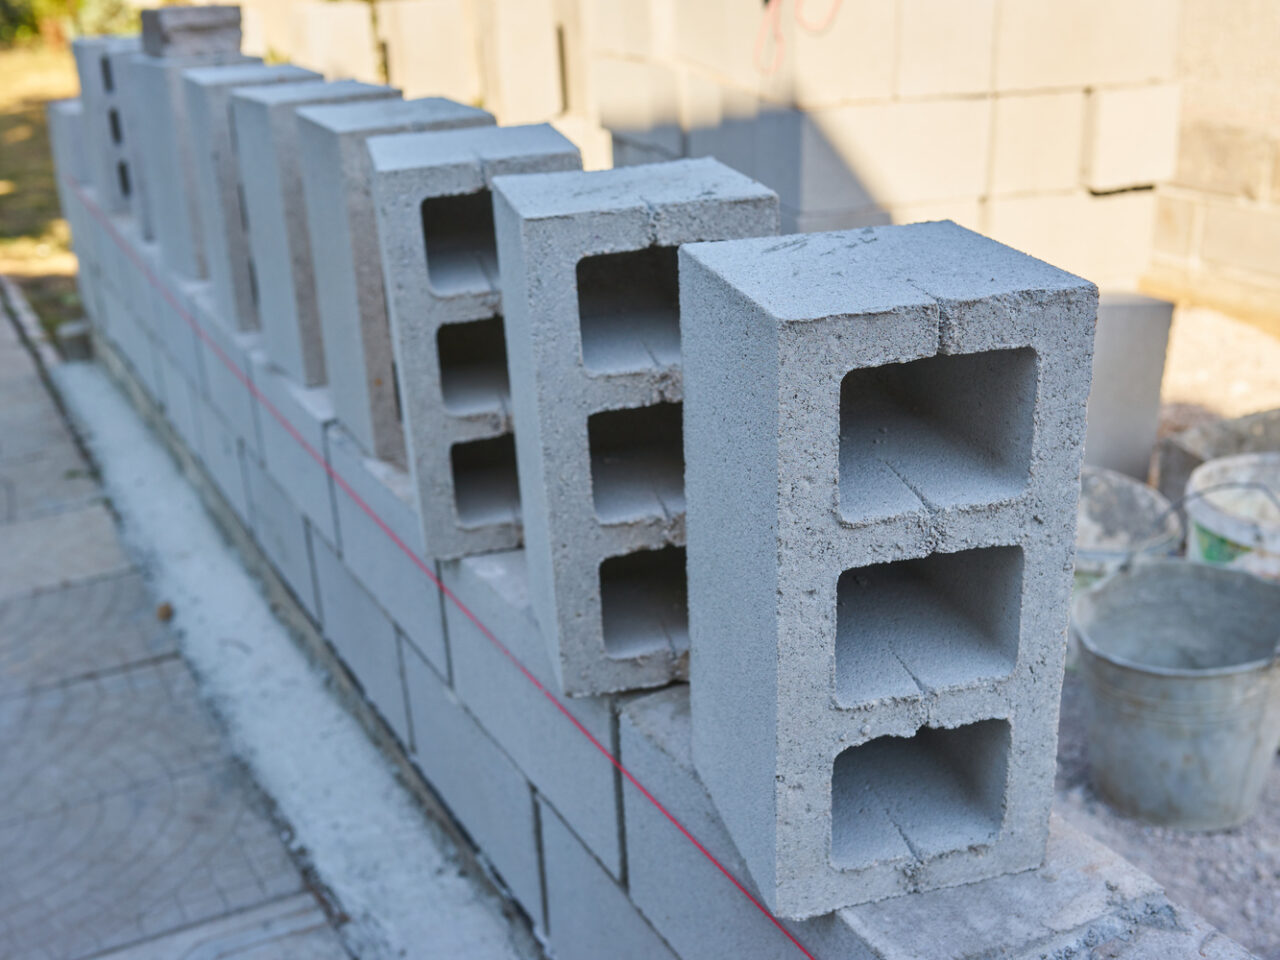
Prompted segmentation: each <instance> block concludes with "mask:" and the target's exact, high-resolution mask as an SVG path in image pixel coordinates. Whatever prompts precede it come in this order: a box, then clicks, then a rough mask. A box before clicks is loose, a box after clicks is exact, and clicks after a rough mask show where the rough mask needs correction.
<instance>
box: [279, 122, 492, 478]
mask: <svg viewBox="0 0 1280 960" xmlns="http://www.w3.org/2000/svg"><path fill="white" fill-rule="evenodd" d="M492 123H493V117H492V116H490V115H489V114H488V113H485V112H484V111H483V110H477V109H475V108H474V107H466V106H463V105H461V104H458V103H455V102H453V101H452V100H444V99H441V98H438V97H434V98H426V99H421V100H386V101H382V102H376V103H373V104H365V103H355V104H342V105H337V106H319V107H304V108H302V109H300V110H299V111H298V146H299V155H300V160H301V164H302V187H303V191H302V192H303V197H304V199H305V201H306V207H307V230H308V233H309V236H310V246H311V256H312V259H313V260H314V263H315V281H316V307H317V309H318V311H319V315H320V328H321V334H322V339H323V342H324V344H325V349H326V350H327V351H328V352H330V353H332V354H334V355H335V356H338V357H341V358H342V362H341V363H334V364H331V365H330V367H331V369H329V370H327V371H326V374H327V381H328V385H329V392H330V394H331V395H332V397H333V405H334V410H335V413H336V415H337V417H338V418H339V419H340V420H341V421H342V423H343V424H344V425H345V426H346V427H347V429H348V430H350V431H351V433H352V434H353V435H354V436H355V437H356V439H357V440H359V441H360V443H361V445H362V446H363V447H364V449H366V450H368V451H369V452H370V453H371V454H373V456H375V457H377V458H378V459H380V460H389V461H391V462H393V463H396V464H399V465H401V466H403V465H404V464H405V445H404V428H403V427H402V425H401V423H400V414H399V410H398V409H397V408H398V402H397V397H396V390H395V371H394V370H393V359H392V346H391V330H390V325H389V322H388V319H387V303H386V298H385V297H384V296H383V291H382V258H381V257H380V256H379V255H378V228H377V223H376V222H375V219H374V205H373V182H372V178H373V171H372V170H371V168H370V163H369V153H368V151H367V150H366V149H365V141H366V140H368V139H369V138H370V137H374V136H382V135H388V134H396V133H423V132H427V131H432V130H452V129H459V128H464V127H475V126H487V125H491V124H492Z"/></svg>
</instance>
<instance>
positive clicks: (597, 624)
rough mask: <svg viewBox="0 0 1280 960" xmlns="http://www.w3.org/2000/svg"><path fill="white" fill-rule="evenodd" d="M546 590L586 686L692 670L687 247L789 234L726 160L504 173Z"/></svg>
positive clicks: (525, 419) (519, 388)
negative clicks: (684, 438) (682, 252)
mask: <svg viewBox="0 0 1280 960" xmlns="http://www.w3.org/2000/svg"><path fill="white" fill-rule="evenodd" d="M494 216H495V222H496V226H497V231H498V260H499V263H500V264H501V270H502V285H503V303H504V307H505V313H506V324H507V344H508V347H509V349H508V358H509V361H510V369H511V395H512V402H513V407H514V410H515V418H516V453H517V462H518V467H519V478H520V494H521V502H522V504H523V514H524V532H525V545H526V551H527V553H528V556H529V587H530V596H531V599H532V603H533V608H534V611H535V612H536V613H537V616H538V621H539V623H541V625H542V629H543V634H544V636H545V637H546V639H547V640H548V642H549V643H550V644H551V659H552V661H553V662H554V664H555V669H556V673H557V678H558V679H559V681H560V684H561V688H562V689H563V690H564V691H565V692H566V693H567V694H569V695H571V696H575V695H583V694H598V693H607V692H610V691H618V690H628V689H634V688H637V687H649V686H657V685H660V684H663V683H666V682H667V681H669V680H670V679H671V678H672V677H675V676H680V675H682V674H683V673H684V672H685V668H686V666H687V653H688V646H689V645H688V632H687V627H686V612H685V569H684V567H685V559H684V490H683V479H684V463H683V454H684V450H683V446H682V444H681V422H682V418H681V411H680V401H681V397H682V392H681V374H680V369H681V368H680V349H681V345H680V340H681V334H680V305H679V302H678V300H679V297H678V289H677V277H676V248H677V247H678V246H679V245H680V244H682V243H690V242H693V241H697V240H713V239H725V238H731V237H752V236H760V235H764V234H772V233H775V232H776V231H777V224H778V201H777V197H776V196H775V195H774V194H773V192H772V191H770V190H768V189H767V188H766V187H764V186H762V185H761V184H759V183H756V182H755V181H754V180H751V179H750V178H748V177H745V176H743V175H742V174H740V173H737V172H736V171H733V170H731V169H729V168H728V167H726V166H724V165H723V164H721V163H719V162H718V161H715V160H712V159H703V160H684V161H677V162H674V163H665V164H655V165H652V166H639V167H626V168H622V169H615V170H606V171H601V172H597V173H561V174H543V175H539V176H530V177H508V178H502V179H499V180H498V181H496V182H495V185H494Z"/></svg>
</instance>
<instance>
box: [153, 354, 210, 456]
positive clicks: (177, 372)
mask: <svg viewBox="0 0 1280 960" xmlns="http://www.w3.org/2000/svg"><path fill="white" fill-rule="evenodd" d="M156 359H157V361H158V364H159V367H160V379H161V380H162V381H163V383H164V415H165V419H166V420H168V421H169V425H170V426H171V427H173V429H174V431H175V432H176V433H177V434H178V436H179V437H180V438H181V439H182V442H183V443H184V444H185V445H186V447H187V450H188V452H190V453H191V455H192V456H194V457H199V456H200V449H201V446H202V444H201V441H200V420H201V415H200V412H199V408H198V407H197V403H199V401H200V392H199V390H197V388H196V387H195V386H194V385H193V384H192V383H191V381H190V380H188V379H187V378H186V375H185V374H183V372H182V370H181V369H180V368H179V367H178V366H177V364H175V363H174V362H173V360H171V359H170V358H169V355H168V353H166V352H165V351H164V349H163V348H162V349H160V350H157V351H156Z"/></svg>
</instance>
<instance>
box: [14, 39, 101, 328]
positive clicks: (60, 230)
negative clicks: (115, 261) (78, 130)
mask: <svg viewBox="0 0 1280 960" xmlns="http://www.w3.org/2000/svg"><path fill="white" fill-rule="evenodd" d="M76 92H77V83H76V75H75V66H74V63H73V61H72V59H71V54H70V52H69V51H67V50H59V49H52V48H49V47H43V46H25V47H15V48H11V49H6V50H0V273H5V274H7V275H9V276H10V277H12V278H13V279H14V280H15V281H17V283H18V284H19V285H20V286H21V287H22V289H23V292H24V293H25V294H26V295H27V297H28V299H29V300H30V301H31V305H32V307H34V308H35V311H36V313H37V314H38V315H39V316H40V320H41V322H42V323H43V324H44V326H45V328H46V329H47V330H48V331H49V332H50V333H52V332H53V331H54V330H55V329H56V328H57V326H58V324H60V323H62V322H63V321H64V320H68V319H72V318H75V317H79V316H80V315H81V313H82V309H81V306H80V299H79V296H78V295H77V293H76V284H75V271H76V259H75V255H74V254H72V253H71V250H70V240H71V234H70V230H69V229H68V227H67V224H66V221H65V220H63V219H62V214H61V211H60V210H59V207H58V193H57V188H56V185H55V181H54V172H53V159H52V157H51V155H50V153H49V134H48V129H47V127H46V124H45V104H46V103H47V102H48V101H49V100H56V99H60V98H62V97H71V96H75V95H76Z"/></svg>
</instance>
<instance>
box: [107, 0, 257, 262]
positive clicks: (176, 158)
mask: <svg viewBox="0 0 1280 960" xmlns="http://www.w3.org/2000/svg"><path fill="white" fill-rule="evenodd" d="M190 9H196V8H190ZM256 62H257V61H255V60H253V59H252V58H249V57H243V56H241V55H240V54H239V53H238V52H236V51H229V52H226V53H210V54H207V55H202V56H176V57H152V56H148V55H146V54H136V55H135V56H134V57H133V59H132V60H131V61H130V64H129V68H128V69H129V72H130V74H131V76H132V79H131V84H132V86H131V88H130V90H131V95H132V97H134V98H135V99H136V103H134V104H132V105H131V109H136V110H137V113H138V123H137V124H136V127H137V129H138V132H139V134H140V135H141V137H142V142H141V143H140V145H139V153H138V159H139V161H140V162H141V164H142V174H143V176H144V177H145V179H146V183H147V198H148V200H147V202H148V205H149V207H150V216H151V225H152V228H153V231H154V233H155V239H156V242H157V243H158V244H159V245H160V250H161V253H162V254H163V256H164V262H165V264H166V266H168V268H169V269H170V270H171V271H173V272H174V273H175V274H177V275H178V276H179V277H181V278H183V279H184V280H200V279H203V278H204V277H205V275H206V273H207V270H206V267H205V256H204V233H203V230H202V228H201V225H200V207H199V200H198V187H197V178H196V156H195V154H196V150H195V146H196V144H195V142H194V141H193V140H192V136H191V124H190V121H189V118H188V116H187V101H186V94H185V91H184V89H183V85H182V75H183V72H184V71H186V70H187V69H189V68H191V67H199V66H214V65H223V64H243V63H256Z"/></svg>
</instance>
